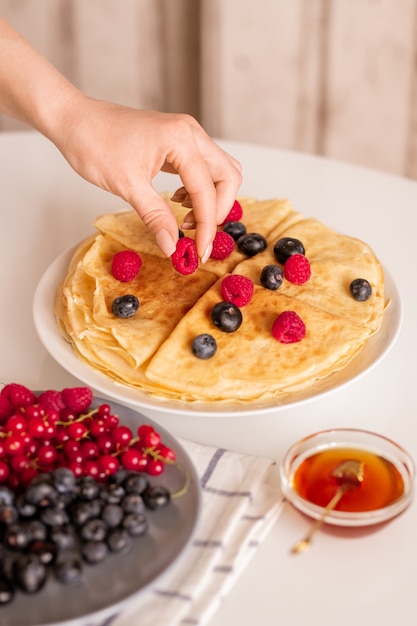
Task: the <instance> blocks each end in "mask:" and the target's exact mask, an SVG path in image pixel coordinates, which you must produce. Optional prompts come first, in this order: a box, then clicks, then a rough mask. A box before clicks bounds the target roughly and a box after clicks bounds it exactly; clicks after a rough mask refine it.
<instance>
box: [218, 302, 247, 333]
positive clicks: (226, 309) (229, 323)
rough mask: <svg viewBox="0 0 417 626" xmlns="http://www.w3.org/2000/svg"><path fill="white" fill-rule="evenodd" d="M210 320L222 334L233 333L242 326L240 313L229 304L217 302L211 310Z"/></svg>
mask: <svg viewBox="0 0 417 626" xmlns="http://www.w3.org/2000/svg"><path fill="white" fill-rule="evenodd" d="M211 319H212V321H213V324H214V325H215V326H217V327H218V328H220V330H222V331H223V332H225V333H233V332H234V331H235V330H237V329H238V328H239V327H240V325H241V324H242V313H241V312H240V309H239V308H238V307H237V306H236V305H234V304H232V303H231V302H218V303H217V304H215V305H214V307H213V308H212V310H211Z"/></svg>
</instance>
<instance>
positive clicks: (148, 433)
mask: <svg viewBox="0 0 417 626" xmlns="http://www.w3.org/2000/svg"><path fill="white" fill-rule="evenodd" d="M138 435H139V437H140V439H141V440H142V442H143V444H144V445H145V446H146V447H147V448H153V447H154V446H157V445H158V444H159V443H160V441H161V436H160V435H159V433H157V432H156V430H155V429H154V428H153V427H152V426H150V425H149V424H142V425H141V426H139V428H138Z"/></svg>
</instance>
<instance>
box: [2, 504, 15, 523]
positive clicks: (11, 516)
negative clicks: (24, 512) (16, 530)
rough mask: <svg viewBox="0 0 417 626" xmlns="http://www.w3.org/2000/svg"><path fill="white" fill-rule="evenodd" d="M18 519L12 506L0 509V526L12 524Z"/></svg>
mask: <svg viewBox="0 0 417 626" xmlns="http://www.w3.org/2000/svg"><path fill="white" fill-rule="evenodd" d="M18 517H19V511H18V510H17V508H16V507H15V506H14V505H5V506H2V507H0V524H2V523H3V524H12V523H13V522H16V521H17V519H18Z"/></svg>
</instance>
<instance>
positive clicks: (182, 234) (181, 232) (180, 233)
mask: <svg viewBox="0 0 417 626" xmlns="http://www.w3.org/2000/svg"><path fill="white" fill-rule="evenodd" d="M183 237H185V235H184V231H183V230H181V228H179V229H178V239H182V238H183Z"/></svg>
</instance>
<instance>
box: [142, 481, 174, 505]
mask: <svg viewBox="0 0 417 626" xmlns="http://www.w3.org/2000/svg"><path fill="white" fill-rule="evenodd" d="M170 500H171V494H170V492H169V490H168V489H167V488H166V487H164V486H163V485H150V486H149V487H148V488H147V489H145V491H144V492H143V501H144V503H145V506H146V508H147V509H151V510H153V511H156V510H157V509H162V508H163V507H165V506H166V505H167V504H168V503H169V502H170Z"/></svg>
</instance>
